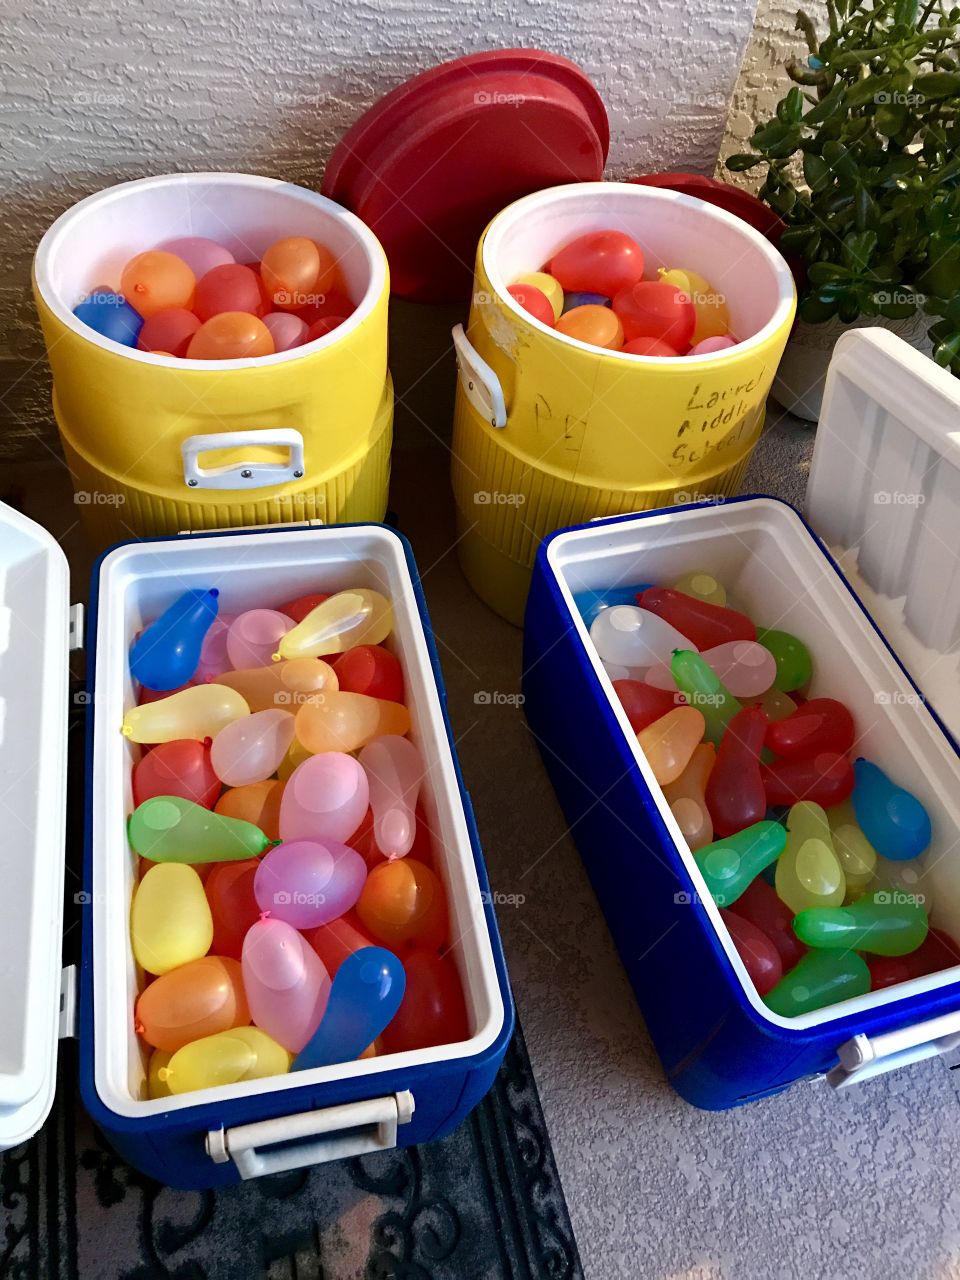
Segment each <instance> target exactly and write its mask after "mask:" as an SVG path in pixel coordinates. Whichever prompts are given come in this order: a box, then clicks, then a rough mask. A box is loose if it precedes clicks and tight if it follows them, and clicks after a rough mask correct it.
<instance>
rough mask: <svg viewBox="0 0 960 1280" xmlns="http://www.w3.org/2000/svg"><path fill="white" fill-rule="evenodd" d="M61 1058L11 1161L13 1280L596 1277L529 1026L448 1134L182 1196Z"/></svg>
mask: <svg viewBox="0 0 960 1280" xmlns="http://www.w3.org/2000/svg"><path fill="white" fill-rule="evenodd" d="M75 1059H76V1046H75V1045H70V1046H68V1047H66V1048H65V1049H64V1050H63V1052H62V1053H61V1064H60V1089H59V1091H58V1095H57V1103H56V1105H55V1108H54V1112H53V1114H52V1115H51V1117H50V1119H49V1120H48V1122H47V1124H46V1126H45V1127H44V1129H43V1131H42V1132H41V1133H40V1134H39V1135H38V1137H37V1138H35V1139H34V1140H33V1141H32V1142H29V1143H27V1144H26V1145H24V1146H21V1147H17V1148H15V1149H14V1150H12V1151H8V1152H6V1153H5V1154H4V1155H3V1156H0V1221H2V1223H3V1228H2V1232H3V1239H2V1241H0V1275H3V1276H9V1277H12V1278H15V1280H21V1278H22V1280H41V1278H42V1280H74V1277H76V1278H77V1280H114V1278H116V1280H121V1278H122V1280H154V1278H155V1277H157V1278H159V1277H171V1278H172V1280H200V1278H201V1277H202V1278H203V1280H241V1278H242V1280H251V1278H252V1277H257V1276H266V1277H270V1278H271V1280H281V1277H282V1278H284V1280H286V1278H287V1277H289V1278H290V1280H308V1278H309V1280H320V1278H322V1280H341V1278H343V1280H346V1277H350V1278H351V1280H353V1278H356V1280H360V1278H361V1277H362V1278H364V1280H393V1278H394V1277H397V1278H398V1280H427V1278H428V1277H429V1278H430V1280H433V1278H436V1280H454V1278H456V1280H500V1278H501V1277H521V1278H525V1277H530V1278H531V1280H533V1278H536V1280H539V1278H540V1277H548V1278H550V1280H565V1278H566V1277H571V1278H572V1277H579V1276H582V1271H581V1268H580V1262H579V1258H578V1256H577V1248H576V1244H575V1243H574V1239H573V1232H572V1231H571V1228H570V1219H569V1217H568V1216H567V1208H566V1205H565V1203H564V1199H563V1192H562V1191H561V1189H560V1182H559V1179H558V1177H557V1170H556V1166H555V1164H554V1160H553V1152H552V1151H551V1148H550V1142H549V1139H548V1138H547V1134H546V1129H545V1127H544V1121H543V1113H542V1111H541V1109H540V1100H539V1098H538V1096H537V1090H536V1086H535V1084H534V1080H533V1074H532V1072H531V1068H530V1059H529V1058H528V1057H527V1051H526V1046H525V1045H524V1042H523V1037H522V1035H521V1033H520V1032H519V1031H518V1032H517V1034H516V1035H515V1036H514V1039H513V1041H512V1043H511V1045H510V1048H509V1049H508V1051H507V1055H506V1057H505V1059H504V1062H503V1066H502V1068H501V1070H500V1074H499V1075H498V1076H497V1080H496V1083H495V1084H494V1087H493V1089H492V1090H491V1092H490V1094H489V1095H488V1097H487V1098H486V1099H485V1100H484V1101H483V1102H482V1103H481V1104H480V1106H479V1107H477V1109H476V1110H475V1111H474V1112H473V1113H472V1115H471V1116H470V1117H469V1118H468V1119H467V1120H465V1121H464V1123H463V1124H462V1125H461V1126H460V1128H459V1129H457V1130H456V1131H455V1132H454V1133H452V1134H450V1135H449V1137H447V1138H444V1139H441V1140H440V1141H439V1142H434V1143H429V1144H427V1145H426V1146H422V1147H411V1148H409V1149H407V1150H402V1151H400V1150H398V1151H388V1152H383V1153H379V1154H377V1155H375V1156H363V1157H360V1158H357V1159H354V1160H347V1161H342V1162H340V1163H338V1164H331V1165H326V1166H321V1167H319V1168H315V1169H313V1170H310V1171H299V1172H295V1173H287V1174H274V1175H273V1176H271V1177H268V1178H260V1179H257V1180H255V1181H253V1182H248V1183H244V1184H242V1185H240V1186H237V1187H231V1188H229V1189H227V1190H223V1191H217V1192H213V1191H206V1192H194V1191H171V1190H169V1189H168V1188H165V1187H162V1186H160V1185H159V1184H158V1183H156V1182H154V1181H153V1180H152V1179H150V1178H145V1177H143V1176H142V1175H141V1174H139V1173H137V1172H136V1171H135V1170H134V1169H131V1168H130V1166H129V1165H127V1164H125V1163H124V1162H123V1161H122V1160H121V1159H120V1158H119V1156H117V1155H115V1154H114V1153H113V1151H112V1150H111V1149H110V1147H109V1146H108V1145H107V1144H106V1143H105V1141H104V1140H103V1139H102V1138H101V1137H100V1135H99V1134H98V1133H97V1131H96V1130H95V1129H94V1128H93V1126H92V1124H91V1123H90V1121H89V1119H88V1118H87V1116H86V1115H85V1113H84V1111H83V1108H82V1106H81V1104H80V1101H79V1098H78V1096H77V1094H76V1090H75V1084H74V1082H75V1080H76V1065H75Z"/></svg>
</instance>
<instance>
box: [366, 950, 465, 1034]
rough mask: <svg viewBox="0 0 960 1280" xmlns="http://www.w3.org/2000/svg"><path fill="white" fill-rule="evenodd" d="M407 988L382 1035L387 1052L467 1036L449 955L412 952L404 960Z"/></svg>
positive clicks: (458, 984)
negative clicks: (394, 1014)
mask: <svg viewBox="0 0 960 1280" xmlns="http://www.w3.org/2000/svg"><path fill="white" fill-rule="evenodd" d="M402 959H403V967H404V971H405V973H406V977H407V985H406V989H405V991H404V994H403V1000H402V1001H401V1004H400V1008H399V1009H398V1010H397V1013H396V1016H395V1017H394V1019H393V1021H392V1022H391V1023H390V1025H389V1026H388V1027H387V1029H386V1030H385V1031H384V1032H383V1036H382V1040H383V1047H384V1050H385V1051H386V1052H387V1053H404V1052H405V1051H406V1050H407V1049H427V1048H430V1047H432V1046H433V1045H438V1044H455V1043H456V1042H457V1041H459V1040H466V1039H467V1037H468V1036H469V1034H470V1030H469V1025H468V1023H467V1008H466V1005H465V1003H464V999H463V989H462V988H461V986H460V977H459V975H458V974H457V970H456V968H455V966H454V963H453V961H452V960H451V959H450V957H449V956H438V955H436V954H434V953H431V952H429V951H422V950H415V951H411V952H408V953H407V954H405V955H404V956H403V957H402Z"/></svg>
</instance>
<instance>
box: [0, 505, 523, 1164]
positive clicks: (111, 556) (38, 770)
mask: <svg viewBox="0 0 960 1280" xmlns="http://www.w3.org/2000/svg"><path fill="white" fill-rule="evenodd" d="M0 562H2V563H0V606H2V608H0V621H2V623H3V627H2V630H0V697H2V698H3V703H2V704H0V705H2V708H3V711H4V713H5V714H4V716H3V719H2V720H0V776H2V779H3V783H4V790H5V791H6V793H7V794H6V797H5V801H4V803H5V804H6V806H7V809H8V820H7V821H6V822H5V828H6V831H7V836H6V838H5V841H4V848H3V852H2V854H0V857H2V859H3V862H4V867H3V871H4V875H3V884H4V892H3V894H0V1026H2V1027H3V1028H4V1033H3V1036H2V1037H0V1149H6V1148H7V1147H11V1146H14V1145H17V1144H18V1143H20V1142H23V1141H24V1140H26V1139H27V1138H28V1137H30V1136H31V1135H32V1134H33V1133H35V1132H36V1130H37V1129H38V1128H39V1127H40V1125H41V1124H42V1123H43V1121H44V1119H45V1118H46V1116H47V1114H48V1112H49V1109H50V1106H51V1104H52V1100H53V1091H54V1086H55V1077H56V1053H57V1041H58V1037H59V1036H62V1035H71V1034H76V1022H77V1016H76V1015H77V1005H78V1004H79V1019H78V1021H79V1036H80V1083H81V1090H82V1095H83V1100H84V1103H85V1106H86V1108H87V1110H88V1111H89V1113H90V1115H91V1116H92V1118H93V1119H94V1121H95V1122H96V1123H97V1125H99V1127H100V1128H101V1129H102V1130H103V1131H104V1133H105V1134H106V1136H107V1137H108V1138H109V1140H110V1142H111V1143H112V1144H113V1146H114V1147H115V1148H116V1149H117V1150H118V1151H119V1152H120V1154H121V1155H122V1156H123V1157H124V1158H125V1159H126V1160H128V1161H129V1162H130V1164H132V1165H134V1166H135V1167H136V1168H138V1169H140V1170H141V1171H142V1172H144V1173H146V1174H149V1175H150V1176H151V1177H153V1178H156V1179H157V1180H158V1181H159V1182H162V1183H166V1184H167V1185H169V1186H173V1187H183V1188H190V1189H204V1188H209V1187H216V1186H223V1185H226V1184H229V1183H235V1182H239V1181H240V1180H241V1179H245V1178H252V1177H257V1176H259V1175H261V1174H265V1173H272V1172H278V1171H283V1170H288V1169H296V1168H302V1167H305V1166H307V1165H312V1164H317V1163H321V1162H323V1161H327V1160H333V1159H340V1158H344V1157H346V1156H352V1155H357V1154H361V1153H364V1152H369V1151H378V1150H384V1149H387V1148H389V1147H393V1146H408V1145H411V1144H413V1143H418V1142H426V1141H429V1140H430V1139H432V1138H437V1137H441V1136H442V1135H443V1134H446V1133H448V1132H449V1131H450V1130H451V1129H453V1128H454V1127H455V1126H456V1125H458V1124H459V1123H460V1121H461V1120H463V1118H464V1117H465V1116H466V1115H467V1114H468V1113H469V1111H470V1110H471V1109H472V1108H473V1107H474V1106H476V1104H477V1103H478V1102H479V1101H480V1099H481V1098H482V1097H483V1095H484V1094H485V1093H486V1092H487V1090H488V1089H489V1088H490V1086H491V1084H492V1082H493V1079H494V1076H495V1074H496V1072H497V1068H498V1067H499V1064H500V1061H501V1059H502V1058H503V1055H504V1052H505V1050H506V1046H507V1043H508V1041H509V1038H510V1035H511V1032H512V1029H513V1004H512V1000H511V996H510V990H509V986H508V983H507V976H506V970H505V967H504V961H503V953H502V950H501V946H500V939H499V935H498V932H497V925H496V919H495V916H494V912H493V908H492V906H491V896H490V893H489V886H488V882H487V876H486V872H485V869H484V865H483V859H482V856H481V853H480V847H479V842H478V838H477V830H476V825H475V823H474V819H473V812H472V809H471V806H470V799H469V796H468V793H467V791H466V790H465V788H464V786H463V781H462V778H461V776H460V770H459V766H458V764H457V759H456V754H455V752H454V749H453V740H452V736H451V732H450V726H449V722H448V720H447V715H446V708H445V695H444V689H443V680H442V677H441V674H440V666H439V663H438V660H437V655H436V649H435V647H434V643H433V638H432V633H431V629H430V622H429V618H428V616H427V610H426V605H425V603H424V599H423V593H422V591H421V588H420V581H419V577H418V575H417V570H416V566H415V564H414V561H413V556H412V554H411V552H410V548H409V545H408V544H407V543H406V541H405V540H404V539H403V538H401V537H400V536H399V535H398V534H396V533H395V532H393V531H392V530H390V529H388V528H386V527H384V526H381V525H347V526H339V527H338V526H332V527H329V528H323V527H308V526H301V527H292V528H281V529H258V530H239V531H236V532H224V533H207V534H198V535H189V536H181V537H178V538H170V539H159V540H154V541H148V542H132V543H125V544H122V545H120V546H117V547H114V548H113V549H112V550H111V551H109V552H107V553H106V554H105V555H104V556H103V557H102V558H101V559H100V561H99V562H98V564H97V566H96V568H95V570H94V575H93V583H92V591H91V606H90V619H89V626H88V657H87V662H88V673H89V693H88V698H89V704H90V705H89V707H88V741H87V749H88V756H87V805H86V850H85V860H84V868H85V869H84V885H83V891H82V897H81V899H80V900H81V901H82V902H83V903H84V904H85V905H84V913H85V914H84V937H83V959H82V965H81V973H80V980H79V996H78V995H77V991H76V987H77V982H76V978H77V975H76V972H75V970H73V969H68V970H65V971H63V973H61V961H60V946H61V917H62V896H63V875H64V863H63V855H64V832H65V808H64V803H65V799H64V798H65V783H66V715H67V702H68V686H69V680H68V668H67V653H68V648H69V645H70V640H71V634H73V635H74V639H77V637H76V635H75V633H76V631H77V629H78V628H77V619H76V614H75V613H74V614H73V615H71V610H70V608H69V577H68V570H67V564H66V560H65V559H64V556H63V553H62V551H61V550H60V548H59V546H58V545H57V543H56V542H55V541H54V540H53V538H51V537H50V535H49V534H47V533H46V532H45V531H44V530H43V529H41V528H40V527H39V526H37V525H35V524H33V523H32V522H30V521H29V520H26V519H25V518H24V517H22V516H20V515H18V514H17V513H16V512H13V511H11V510H9V509H8V508H5V507H2V506H0ZM203 586H217V587H218V588H219V589H220V605H221V608H222V609H223V611H224V612H225V613H239V612H242V611H243V610H245V609H250V608H254V607H260V606H265V605H266V606H268V605H270V604H275V603H279V602H281V601H284V600H289V599H291V598H294V597H296V596H299V595H303V594H306V593H308V592H316V591H326V592H333V591H338V590H341V589H343V588H345V587H349V586H367V587H373V588H375V589H377V590H378V591H381V592H383V594H385V595H387V596H388V597H389V598H390V600H391V601H392V603H393V607H394V612H395V618H396V622H395V629H394V633H393V635H392V637H391V638H390V640H389V641H388V642H387V643H388V644H389V645H390V646H392V647H393V649H394V651H395V652H396V653H397V655H398V657H399V658H400V661H401V663H402V666H403V671H404V679H405V681H406V688H407V696H408V700H409V705H410V710H411V716H412V722H413V723H412V728H411V732H410V737H411V738H412V740H413V741H414V742H416V743H417V745H418V746H419V748H420V750H421V752H422V754H423V757H424V760H425V761H426V762H427V777H426V781H425V783H424V788H423V794H422V802H423V805H424V809H425V811H426V816H427V821H428V823H429V825H430V829H431V831H432V832H433V833H434V837H435V840H434V853H435V860H436V865H437V870H438V873H439V874H440V875H441V877H442V878H443V881H444V885H445V888H446V892H447V898H448V903H449V907H450V917H451V931H452V937H453V939H454V940H455V941H454V946H453V949H452V952H451V954H452V956H453V958H454V960H455V963H456V965H457V969H458V971H459V974H460V978H461V982H462V984H463V989H464V994H465V996H466V1004H467V1015H468V1021H469V1026H470V1036H469V1038H468V1039H466V1040H463V1041H461V1042H458V1043H456V1044H447V1045H442V1046H439V1047H436V1048H431V1049H421V1050H417V1051H415V1052H410V1053H401V1054H387V1055H383V1056H380V1057H376V1058H370V1059H367V1060H364V1061H358V1062H350V1063H345V1064H341V1065H338V1066H331V1067H323V1068H318V1069H316V1070H311V1071H304V1072H296V1073H292V1074H290V1075H286V1076H277V1077H271V1078H269V1079H263V1080H254V1081H249V1082H246V1083H240V1084H234V1085H229V1086H226V1087H223V1088H217V1089H206V1090H201V1091H198V1092H195V1093H189V1094H182V1095H178V1096H174V1097H168V1098H161V1099H156V1100H150V1099H149V1098H148V1097H147V1090H146V1075H145V1067H146V1055H145V1052H144V1047H143V1045H142V1043H141V1042H140V1041H139V1040H138V1038H137V1036H136V1035H135V1033H134V1029H133V1016H132V1014H133V1002H134V998H135V996H136V991H137V974H136V971H135V966H134V961H133V956H132V953H131V949H130V944H129V932H128V930H129V913H130V900H131V895H132V892H133V888H134V884H135V878H136V858H135V857H134V855H133V854H132V852H131V850H130V848H129V846H128V844H127V840H126V818H127V815H128V814H129V813H130V811H131V808H132V800H131V782H130V778H131V770H132V767H133V765H134V763H135V762H136V760H137V758H138V757H139V751H140V748H139V747H138V746H136V745H135V744H133V743H131V742H129V741H128V740H127V739H125V738H124V737H123V736H122V735H121V734H120V732H119V728H120V724H121V722H122V720H123V716H124V713H125V711H126V709H127V708H128V707H129V706H130V705H132V703H133V701H134V696H135V695H134V690H133V686H132V684H131V680H130V674H129V667H128V661H127V653H128V650H129V647H130V643H131V641H132V639H133V637H134V636H135V635H136V633H137V632H138V631H139V630H140V629H141V627H142V626H143V625H144V624H145V622H147V621H148V620H150V619H152V618H154V617H156V616H157V615H158V614H159V613H161V612H162V610H163V609H164V608H166V606H167V605H168V604H170V603H171V601H172V600H173V599H175V598H176V597H177V596H178V595H180V593H181V592H183V591H185V590H187V589H189V588H192V587H203ZM71 616H72V619H73V626H72V627H71Z"/></svg>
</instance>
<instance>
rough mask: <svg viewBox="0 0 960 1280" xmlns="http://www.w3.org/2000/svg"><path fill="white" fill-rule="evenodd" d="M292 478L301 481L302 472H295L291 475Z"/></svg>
mask: <svg viewBox="0 0 960 1280" xmlns="http://www.w3.org/2000/svg"><path fill="white" fill-rule="evenodd" d="M293 478H294V480H302V479H303V472H302V471H295V472H294V473H293Z"/></svg>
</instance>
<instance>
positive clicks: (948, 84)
mask: <svg viewBox="0 0 960 1280" xmlns="http://www.w3.org/2000/svg"><path fill="white" fill-rule="evenodd" d="M913 91H914V93H917V94H920V96H921V99H923V98H932V99H939V98H956V97H958V96H960V72H956V71H930V72H928V73H927V74H926V75H922V76H917V78H916V80H914V82H913Z"/></svg>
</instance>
